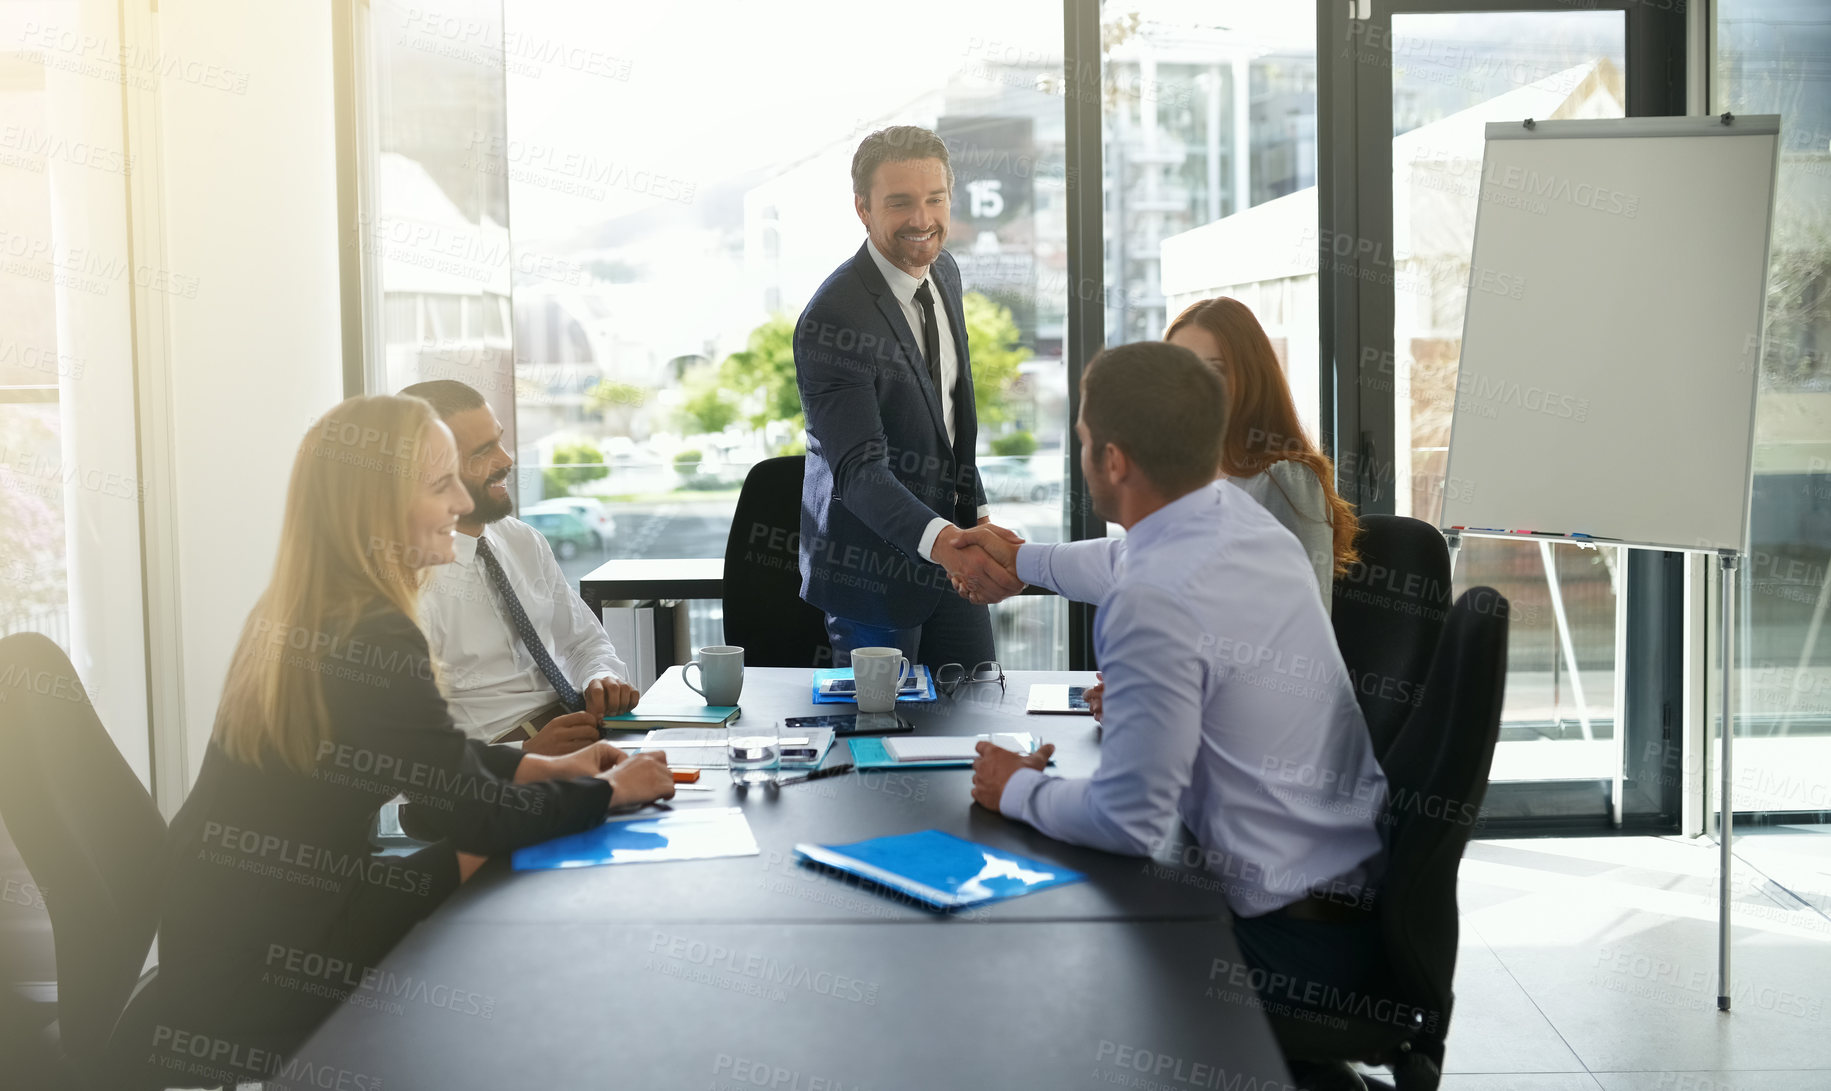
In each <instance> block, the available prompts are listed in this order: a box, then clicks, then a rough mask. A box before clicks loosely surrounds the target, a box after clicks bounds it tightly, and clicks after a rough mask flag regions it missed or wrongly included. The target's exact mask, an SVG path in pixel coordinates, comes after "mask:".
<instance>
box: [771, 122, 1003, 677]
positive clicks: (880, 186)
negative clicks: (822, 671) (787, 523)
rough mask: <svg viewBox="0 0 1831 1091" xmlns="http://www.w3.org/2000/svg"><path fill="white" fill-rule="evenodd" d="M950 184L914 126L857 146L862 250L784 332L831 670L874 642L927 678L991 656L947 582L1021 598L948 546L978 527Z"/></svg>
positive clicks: (973, 430) (974, 431) (983, 561)
mask: <svg viewBox="0 0 1831 1091" xmlns="http://www.w3.org/2000/svg"><path fill="white" fill-rule="evenodd" d="M953 184H954V173H953V167H952V166H951V165H949V163H948V157H947V145H945V144H943V143H942V142H941V138H940V137H938V136H936V135H935V134H934V133H932V132H930V131H928V130H927V129H923V128H920V127H918V126H914V125H896V126H892V127H890V128H888V129H880V130H879V131H877V132H874V133H872V134H871V135H870V136H867V137H866V138H865V139H864V142H863V143H861V144H860V145H859V146H858V151H857V152H856V153H855V154H854V155H853V157H852V202H853V207H854V209H855V210H856V211H857V213H858V219H859V222H861V223H862V224H864V226H865V232H866V235H867V238H866V239H865V242H864V244H863V245H862V246H860V247H859V248H858V252H857V253H856V254H854V255H852V257H851V258H850V259H849V260H847V261H846V262H845V264H843V265H841V266H840V267H839V268H838V269H837V270H835V271H834V272H833V275H832V276H830V277H828V278H827V280H826V283H825V284H822V285H821V286H820V289H819V291H817V292H815V293H814V298H813V299H812V300H810V301H809V302H808V305H807V309H806V310H804V311H803V312H802V313H801V320H800V321H799V322H798V323H796V326H795V381H796V384H797V386H798V387H799V389H800V392H801V405H802V407H803V409H804V410H805V411H806V413H807V471H806V477H805V481H804V484H803V486H802V494H801V597H802V598H803V599H806V600H807V601H808V602H809V603H811V604H812V605H814V606H816V607H818V608H819V609H820V610H821V611H822V612H824V613H825V614H826V623H827V634H828V636H829V637H831V639H832V642H833V654H834V661H835V662H836V663H837V664H839V665H841V666H844V665H847V664H849V663H851V661H852V660H851V655H852V649H854V648H862V647H875V646H882V647H895V648H901V649H902V650H903V654H904V655H907V656H908V657H909V659H910V661H911V662H912V663H925V664H928V665H929V666H931V667H932V666H938V665H940V664H942V663H962V664H965V665H968V666H971V665H973V664H976V663H979V662H983V661H985V660H990V659H994V658H996V652H995V650H994V648H993V644H992V619H991V615H990V613H989V612H988V611H987V608H986V607H985V606H982V605H981V606H975V605H973V604H972V603H970V602H968V601H967V600H966V599H964V598H962V597H961V596H960V595H959V594H957V593H956V592H955V591H954V589H953V583H952V581H951V580H950V577H953V578H957V579H958V580H959V581H960V582H961V584H962V585H963V586H967V587H983V588H985V589H986V590H988V591H1002V592H1005V593H1010V592H1014V591H1017V590H1019V589H1021V584H1017V583H1016V581H1015V577H1013V576H1011V575H1010V574H1009V573H1008V572H1007V571H1005V570H1004V569H1002V568H1000V567H999V566H998V565H996V564H992V563H990V559H989V558H988V557H987V556H986V555H985V553H984V552H982V551H981V550H978V549H975V548H972V547H970V546H969V545H968V544H967V543H966V542H965V541H964V540H962V539H961V538H960V535H961V533H962V531H963V530H965V529H969V528H971V527H974V526H976V525H978V524H982V523H987V522H989V521H990V516H989V512H988V509H987V507H986V502H985V488H984V486H983V485H982V484H981V482H980V480H979V469H978V466H977V464H976V460H975V457H974V445H975V444H976V443H977V441H978V432H979V429H978V418H977V417H976V415H975V413H974V408H973V372H972V366H971V362H970V360H969V357H968V351H967V343H966V318H965V315H964V314H963V312H962V310H961V302H960V270H959V267H958V266H957V265H955V264H954V259H953V257H952V256H951V255H950V254H948V253H947V251H946V250H944V249H942V244H943V243H944V242H946V241H947V227H948V209H949V205H950V203H951V198H952V192H953ZM1005 533H1006V534H1007V535H1008V532H1005ZM1010 537H1013V538H1014V537H1015V536H1010Z"/></svg>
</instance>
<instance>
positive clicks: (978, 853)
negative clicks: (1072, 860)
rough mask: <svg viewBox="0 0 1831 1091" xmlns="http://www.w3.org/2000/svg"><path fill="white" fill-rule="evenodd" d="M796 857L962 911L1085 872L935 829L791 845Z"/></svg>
mask: <svg viewBox="0 0 1831 1091" xmlns="http://www.w3.org/2000/svg"><path fill="white" fill-rule="evenodd" d="M795 855H796V857H797V858H799V859H801V860H803V861H807V862H811V863H814V864H819V865H821V866H822V867H829V868H832V869H834V870H835V871H843V872H845V873H846V874H848V875H856V876H858V877H859V878H861V879H868V880H870V881H871V882H873V883H876V884H877V885H879V886H882V887H886V888H888V889H890V890H894V891H896V892H897V893H899V894H905V895H908V896H909V897H911V898H914V899H915V900H916V901H918V902H921V903H922V904H923V905H926V906H928V907H929V908H931V909H942V910H946V909H964V908H966V907H967V906H973V905H983V904H985V903H987V902H997V901H1003V900H1004V899H1006V898H1016V897H1019V896H1021V895H1024V894H1033V893H1035V892H1036V891H1038V890H1045V889H1047V888H1049V887H1052V886H1061V885H1062V884H1064V883H1078V882H1080V881H1081V880H1083V879H1085V878H1086V876H1085V875H1082V874H1081V873H1080V872H1078V871H1070V870H1069V869H1068V868H1065V867H1058V866H1056V865H1055V864H1049V863H1044V862H1043V861H1041V860H1032V859H1031V858H1029V857H1028V856H1019V855H1017V854H1016V853H1014V852H1006V851H1004V850H1003V849H995V848H992V847H990V846H989V845H981V844H979V843H978V842H976V841H965V840H962V839H960V838H958V837H955V836H954V835H953V834H951V833H942V832H941V831H940V830H923V831H921V832H920V833H905V834H898V835H897V836H895V837H874V838H872V839H870V840H869V841H854V842H853V843H851V844H849V845H811V844H806V843H802V844H799V845H796V846H795Z"/></svg>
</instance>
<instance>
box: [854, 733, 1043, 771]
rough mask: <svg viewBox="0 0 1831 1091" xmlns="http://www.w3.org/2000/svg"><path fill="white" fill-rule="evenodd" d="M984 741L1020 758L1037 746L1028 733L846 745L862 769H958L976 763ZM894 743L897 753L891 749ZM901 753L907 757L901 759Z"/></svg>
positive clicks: (859, 740) (860, 738)
mask: <svg viewBox="0 0 1831 1091" xmlns="http://www.w3.org/2000/svg"><path fill="white" fill-rule="evenodd" d="M981 740H989V741H991V742H994V743H996V744H998V745H999V746H1002V747H1004V748H1005V749H1006V750H1014V751H1016V752H1017V753H1019V754H1029V753H1033V752H1034V751H1035V750H1036V747H1037V745H1038V743H1037V738H1036V736H1035V735H1032V734H1030V733H1029V732H1028V731H1016V732H1000V733H999V734H996V735H927V736H924V735H903V736H894V735H893V736H886V737H884V738H878V737H876V736H869V735H855V736H853V737H851V738H849V739H847V740H846V744H847V745H848V746H850V747H851V748H852V761H853V763H854V764H856V765H857V766H858V767H859V768H860V769H957V768H960V767H962V766H967V765H971V764H973V759H974V758H976V757H978V756H979V754H978V751H977V750H976V749H975V746H976V744H978V743H979V742H980V741H981ZM893 743H894V744H895V745H896V747H897V749H896V750H892V749H891V744H893ZM899 753H900V754H903V755H907V756H906V757H903V758H899V757H898V756H897V755H898V754H899ZM1051 760H1053V759H1051Z"/></svg>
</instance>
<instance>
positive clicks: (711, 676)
mask: <svg viewBox="0 0 1831 1091" xmlns="http://www.w3.org/2000/svg"><path fill="white" fill-rule="evenodd" d="M694 667H698V668H699V680H700V682H701V683H702V684H704V686H705V688H704V689H701V688H700V687H699V686H696V685H694V684H693V679H692V678H690V677H688V675H689V673H690V672H691V671H692V670H693V668H694ZM680 677H681V679H682V680H683V681H685V682H686V684H687V688H688V689H690V690H692V691H693V692H694V693H697V694H699V695H700V696H701V697H704V698H705V699H706V703H707V704H708V705H735V704H737V699H738V695H739V694H741V693H743V692H744V649H742V648H739V647H737V646H735V645H732V644H711V645H708V646H706V647H704V648H701V649H699V654H698V655H696V656H694V657H693V661H692V662H690V663H688V664H687V665H686V666H684V667H682V668H680Z"/></svg>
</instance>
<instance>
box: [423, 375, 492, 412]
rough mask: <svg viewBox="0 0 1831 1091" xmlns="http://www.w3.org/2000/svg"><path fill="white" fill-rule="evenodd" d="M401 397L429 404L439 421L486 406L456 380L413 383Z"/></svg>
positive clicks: (477, 394) (432, 380)
mask: <svg viewBox="0 0 1831 1091" xmlns="http://www.w3.org/2000/svg"><path fill="white" fill-rule="evenodd" d="M401 395H402V396H403V397H408V398H422V399H424V400H426V401H429V402H431V403H432V408H433V410H434V411H435V412H437V413H438V414H439V419H440V420H450V419H451V418H453V417H455V416H457V415H458V414H459V413H467V412H469V411H470V410H472V409H481V408H483V407H484V406H485V405H486V404H488V403H486V402H485V401H484V400H483V395H481V394H479V393H477V391H476V389H475V388H474V387H472V386H470V385H469V384H466V383H461V382H459V381H458V380H456V379H429V380H427V381H426V382H423V383H414V384H413V385H412V386H410V387H407V388H406V389H405V390H402V391H401Z"/></svg>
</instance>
